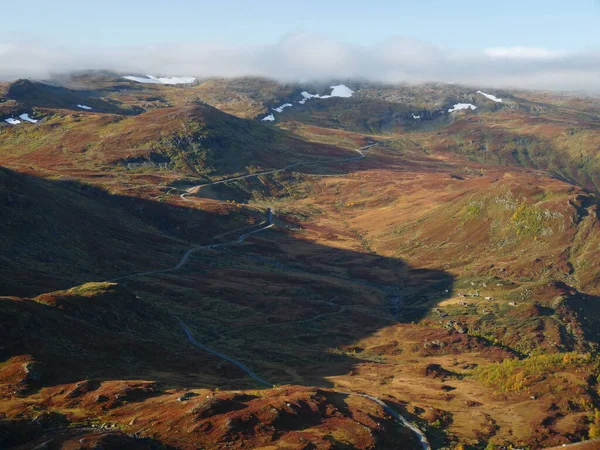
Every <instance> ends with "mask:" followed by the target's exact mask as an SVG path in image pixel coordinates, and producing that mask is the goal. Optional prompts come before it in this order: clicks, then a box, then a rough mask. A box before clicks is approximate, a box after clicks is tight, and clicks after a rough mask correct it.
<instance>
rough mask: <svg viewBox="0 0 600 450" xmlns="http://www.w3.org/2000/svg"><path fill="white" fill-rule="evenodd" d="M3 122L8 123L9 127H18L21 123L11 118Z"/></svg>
mask: <svg viewBox="0 0 600 450" xmlns="http://www.w3.org/2000/svg"><path fill="white" fill-rule="evenodd" d="M4 121H5V122H8V123H10V124H11V125H19V124H20V123H21V121H20V120H17V119H13V118H12V117H9V118H8V119H4Z"/></svg>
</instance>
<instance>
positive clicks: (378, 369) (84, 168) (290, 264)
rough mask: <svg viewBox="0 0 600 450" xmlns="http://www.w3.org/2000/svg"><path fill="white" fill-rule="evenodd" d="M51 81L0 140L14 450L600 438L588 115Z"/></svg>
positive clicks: (439, 90)
mask: <svg viewBox="0 0 600 450" xmlns="http://www.w3.org/2000/svg"><path fill="white" fill-rule="evenodd" d="M49 83H50V84H52V85H53V86H54V87H56V89H57V90H54V88H52V89H50V90H44V92H45V93H46V94H47V93H48V92H52V96H56V100H52V102H55V103H52V104H51V103H46V104H43V103H42V100H40V99H41V97H40V95H39V94H38V92H39V91H38V89H41V88H40V86H38V85H37V84H36V83H34V84H32V85H27V84H23V83H17V84H16V85H15V84H13V85H7V86H6V87H5V88H6V89H7V90H8V91H10V90H11V89H15V86H17V87H19V88H22V89H23V92H22V94H21V99H20V100H16V99H9V100H8V101H7V102H5V103H9V102H12V103H11V104H13V105H14V104H15V102H25V101H27V102H30V103H28V104H29V105H30V107H31V109H32V110H33V111H32V114H33V115H34V117H36V118H39V119H40V121H39V122H37V123H31V122H28V123H21V124H18V125H11V124H8V123H3V124H2V125H0V164H2V165H3V166H5V167H3V168H1V169H0V225H1V226H2V229H3V235H2V238H0V248H1V249H2V252H0V255H2V256H0V263H1V268H0V295H4V297H0V328H1V329H4V330H9V331H8V334H7V335H6V339H5V340H4V341H2V342H0V357H1V358H2V359H0V446H4V447H7V448H31V447H34V446H35V445H39V444H42V443H44V442H51V443H52V444H51V445H53V446H54V447H56V448H64V449H67V448H73V446H77V445H80V446H83V448H93V447H94V446H96V447H97V448H110V446H111V445H113V446H117V445H121V446H124V448H136V446H138V448H174V449H175V448H181V449H188V448H189V449H192V448H197V447H198V446H201V447H203V448H223V447H225V446H228V448H264V449H271V448H306V449H309V448H318V449H321V448H323V449H338V448H359V449H378V448H383V449H385V448H407V449H412V448H415V449H417V448H420V449H426V448H433V449H441V448H448V449H454V448H470V449H486V448H487V449H489V448H497V449H499V448H510V447H511V446H512V448H529V449H537V448H546V447H551V446H557V445H562V444H567V443H571V442H577V441H580V440H584V439H587V438H591V437H594V433H595V430H596V429H597V428H598V427H600V419H599V418H598V417H599V413H598V411H600V402H599V398H600V396H599V390H598V389H599V387H598V379H599V376H600V371H599V368H600V359H599V355H598V348H599V345H600V328H598V320H599V319H600V308H599V306H598V305H599V304H600V303H599V301H600V276H599V272H600V262H599V261H598V258H597V255H598V254H599V252H600V212H599V209H600V197H599V196H598V193H597V186H598V182H599V180H600V178H598V177H599V175H598V172H597V168H598V167H597V161H596V159H597V153H598V152H597V151H596V150H597V145H598V133H597V126H598V116H597V114H598V111H600V106H598V104H597V101H596V100H595V99H594V98H592V97H585V98H584V97H577V96H563V95H559V94H554V93H545V92H539V93H536V92H525V91H497V90H483V92H477V91H478V90H479V89H477V88H471V87H464V86H459V85H450V84H444V85H441V84H427V85H421V86H408V85H407V86H385V85H374V84H369V83H365V82H359V81H352V80H350V81H345V82H344V83H346V84H341V82H340V81H339V80H337V81H331V82H329V83H323V84H316V83H315V84H278V83H276V82H273V81H269V80H262V79H254V78H243V79H231V80H224V79H207V80H198V81H196V82H194V83H191V84H189V85H160V84H142V83H136V82H134V81H128V80H124V79H123V78H121V76H120V75H118V74H113V73H104V72H103V73H95V74H94V73H92V74H79V75H75V76H70V77H64V78H60V79H56V80H50V82H49ZM50 84H48V85H50ZM43 89H47V88H43ZM63 89H64V91H63ZM336 89H337V91H336ZM72 92H77V93H80V92H88V93H90V95H92V94H93V98H97V99H103V101H106V102H107V103H110V104H113V105H119V108H123V111H133V110H136V109H135V108H140V110H139V111H138V110H136V114H128V113H125V112H123V111H96V110H80V111H76V110H73V109H70V108H67V107H66V106H65V105H66V104H60V101H62V100H63V97H64V98H66V99H67V100H66V101H68V102H71V100H69V95H71V93H72ZM303 92H307V93H308V94H309V95H308V96H307V95H304V94H303ZM334 92H336V94H339V95H332V94H333V93H334ZM46 94H44V95H46ZM484 94H485V95H484ZM3 95H4V96H5V97H6V93H4V94H3ZM47 95H50V94H47ZM78 95H79V94H78ZM490 96H491V97H493V98H495V99H496V100H494V99H492V98H489V97H490ZM496 96H497V97H496ZM500 97H501V99H502V101H501V102H500V101H499V100H500ZM52 98H55V97H52ZM90 98H91V97H90ZM25 99H29V100H25ZM302 99H304V102H302ZM288 102H289V103H290V104H291V105H292V106H285V107H282V106H283V105H285V104H286V103H288ZM22 104H23V105H24V104H25V103H22ZM460 104H463V105H464V104H472V105H473V106H475V109H472V108H470V107H458V108H457V109H456V110H455V111H452V112H449V111H448V110H449V109H453V107H454V106H455V105H460ZM0 105H2V104H0ZM19 107H20V106H19ZM277 108H279V109H280V110H281V111H278V110H277ZM461 108H462V109H461ZM271 113H272V114H273V118H274V120H272V121H264V120H262V119H263V118H264V117H265V116H266V115H267V114H271ZM415 116H419V117H418V118H415ZM110 280H112V281H110ZM82 440H83V441H82ZM102 446H104V447H102Z"/></svg>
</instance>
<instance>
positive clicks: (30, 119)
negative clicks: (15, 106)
mask: <svg viewBox="0 0 600 450" xmlns="http://www.w3.org/2000/svg"><path fill="white" fill-rule="evenodd" d="M19 118H20V119H21V120H26V121H27V122H31V123H37V122H38V121H37V120H35V119H32V118H31V117H29V114H27V113H24V114H21V115H20V116H19Z"/></svg>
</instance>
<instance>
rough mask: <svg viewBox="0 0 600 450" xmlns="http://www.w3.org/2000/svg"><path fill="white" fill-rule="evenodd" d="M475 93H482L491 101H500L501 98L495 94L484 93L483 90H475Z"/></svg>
mask: <svg viewBox="0 0 600 450" xmlns="http://www.w3.org/2000/svg"><path fill="white" fill-rule="evenodd" d="M477 93H478V94H481V95H483V96H484V97H485V98H488V99H490V100H491V101H493V102H496V103H502V99H501V98H498V97H496V96H495V95H492V94H486V93H485V92H481V91H477Z"/></svg>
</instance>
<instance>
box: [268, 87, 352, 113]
mask: <svg viewBox="0 0 600 450" xmlns="http://www.w3.org/2000/svg"><path fill="white" fill-rule="evenodd" d="M330 88H331V94H329V95H319V94H310V93H309V92H307V91H303V92H301V93H300V95H302V99H301V100H298V103H300V104H301V105H304V104H305V103H306V101H307V100H310V99H311V98H321V99H324V98H333V97H341V98H349V97H352V94H354V91H353V90H352V89H350V88H349V87H348V86H346V85H344V84H338V85H336V86H330ZM290 106H293V105H292V104H291V103H284V104H283V105H281V106H280V107H278V108H273V111H277V112H278V113H280V112H283V110H284V108H288V107H290ZM262 120H263V121H273V120H275V116H274V115H273V114H270V115H268V116H266V117H264V118H263V119H262Z"/></svg>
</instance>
